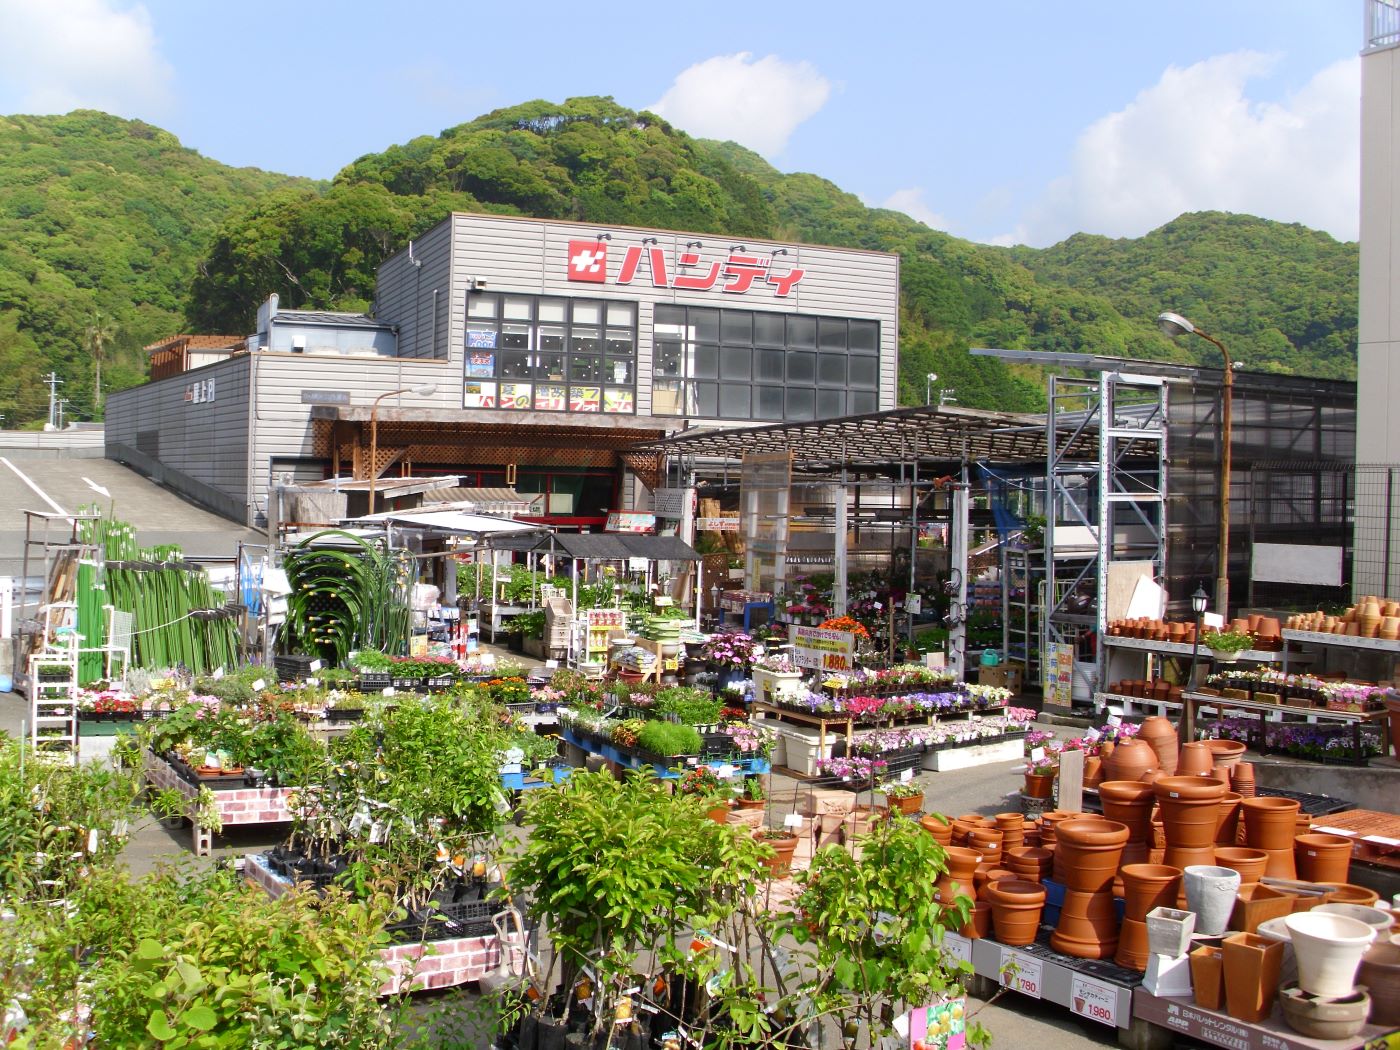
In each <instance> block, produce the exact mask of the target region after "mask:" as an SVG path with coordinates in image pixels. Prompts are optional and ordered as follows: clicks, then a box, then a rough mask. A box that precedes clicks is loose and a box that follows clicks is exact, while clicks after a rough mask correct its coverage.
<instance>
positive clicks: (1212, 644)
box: [1201, 631, 1254, 653]
mask: <svg viewBox="0 0 1400 1050" xmlns="http://www.w3.org/2000/svg"><path fill="white" fill-rule="evenodd" d="M1201 644H1202V645H1204V646H1205V647H1206V648H1207V649H1214V650H1215V651H1216V652H1220V653H1238V652H1241V651H1243V650H1245V649H1248V648H1249V647H1250V646H1252V645H1253V644H1254V639H1253V638H1251V637H1250V636H1249V635H1247V634H1245V633H1244V632H1243V631H1206V632H1205V633H1204V634H1202V635H1201Z"/></svg>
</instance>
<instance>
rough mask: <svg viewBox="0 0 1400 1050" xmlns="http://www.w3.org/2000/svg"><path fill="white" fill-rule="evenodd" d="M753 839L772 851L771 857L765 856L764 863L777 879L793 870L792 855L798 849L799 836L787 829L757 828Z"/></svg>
mask: <svg viewBox="0 0 1400 1050" xmlns="http://www.w3.org/2000/svg"><path fill="white" fill-rule="evenodd" d="M753 837H754V838H755V839H756V840H757V841H758V842H760V843H762V844H763V845H765V846H767V847H768V848H769V849H770V850H772V854H771V856H770V855H768V854H766V853H765V854H764V855H763V863H764V864H766V865H768V871H769V872H770V873H771V874H772V876H773V877H774V878H775V879H780V878H782V877H783V876H785V875H787V874H788V873H789V872H790V871H791V870H792V855H793V853H794V852H795V851H796V849H797V836H796V835H794V834H793V833H792V832H791V831H790V830H789V829H787V828H757V829H755V830H754V833H753Z"/></svg>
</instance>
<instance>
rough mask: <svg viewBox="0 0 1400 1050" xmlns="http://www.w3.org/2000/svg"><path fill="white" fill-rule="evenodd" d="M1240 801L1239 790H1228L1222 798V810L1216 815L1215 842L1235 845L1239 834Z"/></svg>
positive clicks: (1220, 844)
mask: <svg viewBox="0 0 1400 1050" xmlns="http://www.w3.org/2000/svg"><path fill="white" fill-rule="evenodd" d="M1240 802H1241V796H1240V793H1239V792H1238V791H1226V792H1225V794H1224V795H1223V796H1222V797H1221V799H1220V810H1219V813H1218V815H1217V816H1216V824H1215V844H1216V845H1217V846H1233V845H1234V844H1235V840H1236V839H1237V838H1238V836H1239V829H1240Z"/></svg>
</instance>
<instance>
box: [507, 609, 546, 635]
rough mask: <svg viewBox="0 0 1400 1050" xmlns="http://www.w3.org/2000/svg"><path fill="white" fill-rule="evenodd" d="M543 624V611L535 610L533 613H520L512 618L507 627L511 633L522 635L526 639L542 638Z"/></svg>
mask: <svg viewBox="0 0 1400 1050" xmlns="http://www.w3.org/2000/svg"><path fill="white" fill-rule="evenodd" d="M544 622H545V614H544V610H543V609H535V610H534V611H533V612H526V613H520V614H519V615H517V616H514V617H512V618H511V621H510V625H509V626H510V630H511V631H512V632H514V633H518V634H522V635H524V636H525V637H526V638H543V637H544Z"/></svg>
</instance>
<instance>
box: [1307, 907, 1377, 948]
mask: <svg viewBox="0 0 1400 1050" xmlns="http://www.w3.org/2000/svg"><path fill="white" fill-rule="evenodd" d="M1312 910H1313V911H1319V912H1323V913H1324V914H1327V915H1345V916H1346V917H1347V918H1348V919H1355V920H1357V921H1358V922H1364V923H1365V924H1366V925H1367V926H1370V927H1371V928H1372V929H1373V930H1375V931H1376V937H1377V938H1379V939H1381V940H1384V939H1385V938H1387V937H1389V936H1390V927H1391V924H1392V923H1394V922H1395V920H1394V919H1393V918H1391V915H1390V912H1388V911H1381V909H1380V908H1372V907H1371V906H1370V905H1367V904H1347V903H1345V902H1342V903H1338V904H1319V905H1318V906H1317V907H1316V908H1313V909H1312Z"/></svg>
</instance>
